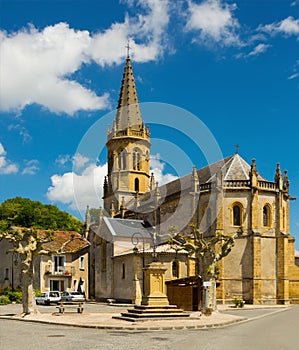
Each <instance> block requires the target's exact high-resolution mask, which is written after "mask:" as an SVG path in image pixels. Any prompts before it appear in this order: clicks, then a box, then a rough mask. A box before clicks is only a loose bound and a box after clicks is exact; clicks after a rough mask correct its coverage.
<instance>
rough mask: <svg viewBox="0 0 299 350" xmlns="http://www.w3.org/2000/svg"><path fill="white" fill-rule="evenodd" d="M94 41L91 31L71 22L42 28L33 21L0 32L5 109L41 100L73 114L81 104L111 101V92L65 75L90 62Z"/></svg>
mask: <svg viewBox="0 0 299 350" xmlns="http://www.w3.org/2000/svg"><path fill="white" fill-rule="evenodd" d="M89 43H90V37H89V33H88V32H86V31H75V30H73V29H71V28H69V26H68V24H66V23H59V24H56V25H54V26H48V27H46V28H44V29H43V30H42V31H41V32H39V31H38V30H37V29H35V28H34V27H33V26H31V27H30V28H29V29H23V30H21V31H19V32H17V33H13V34H7V33H4V32H1V40H0V45H1V48H0V50H1V51H0V62H1V65H0V70H1V75H0V86H1V100H0V109H2V110H3V111H9V110H21V109H23V108H24V107H25V106H26V105H29V104H32V103H37V104H40V105H42V106H44V107H46V108H48V109H49V110H50V111H52V112H55V113H59V112H65V113H68V114H70V115H72V114H73V113H74V112H76V111H77V110H80V109H86V110H89V109H100V108H104V107H106V106H107V95H103V96H101V97H98V96H96V95H95V93H93V92H92V91H90V90H88V89H86V88H84V87H83V86H81V85H80V84H78V83H77V82H76V81H73V80H69V79H67V78H66V76H67V75H69V74H71V73H73V72H75V71H77V70H78V69H79V67H80V66H81V65H82V64H83V63H87V62H88V60H89V58H88V57H87V56H86V55H85V50H86V49H87V48H88V46H89Z"/></svg>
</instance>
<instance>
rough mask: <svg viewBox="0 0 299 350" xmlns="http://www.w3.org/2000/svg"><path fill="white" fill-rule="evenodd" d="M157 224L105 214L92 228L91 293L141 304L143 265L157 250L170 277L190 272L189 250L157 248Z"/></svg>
mask: <svg viewBox="0 0 299 350" xmlns="http://www.w3.org/2000/svg"><path fill="white" fill-rule="evenodd" d="M153 234H154V231H153V228H152V227H151V226H149V225H148V224H147V223H146V222H144V221H142V220H134V219H129V220H126V219H121V218H110V217H102V218H101V220H100V222H99V224H98V225H97V224H92V225H90V228H89V237H88V238H89V240H90V242H91V247H90V253H91V256H92V259H93V260H91V267H90V276H91V277H90V286H94V289H93V290H90V295H91V296H93V297H95V298H96V299H97V300H107V299H112V300H117V301H118V302H127V303H135V304H140V302H141V298H142V293H143V290H144V275H143V268H144V267H145V266H146V265H147V264H149V263H150V262H151V261H152V260H153V258H154V254H156V255H158V256H159V260H162V261H163V263H164V265H165V267H166V268H167V272H166V276H165V278H166V280H171V279H173V278H178V277H181V276H187V275H188V253H187V252H186V251H183V250H179V249H178V247H177V249H176V247H172V246H170V245H169V244H162V245H157V246H155V249H153V237H154V236H153Z"/></svg>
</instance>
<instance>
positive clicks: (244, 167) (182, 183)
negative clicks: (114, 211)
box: [130, 153, 267, 205]
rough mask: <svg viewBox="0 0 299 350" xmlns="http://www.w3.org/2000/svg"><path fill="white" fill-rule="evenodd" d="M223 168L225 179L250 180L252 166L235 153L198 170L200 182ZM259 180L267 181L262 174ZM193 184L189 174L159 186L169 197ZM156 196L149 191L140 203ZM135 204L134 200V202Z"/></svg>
mask: <svg viewBox="0 0 299 350" xmlns="http://www.w3.org/2000/svg"><path fill="white" fill-rule="evenodd" d="M219 169H221V171H222V173H223V178H224V180H225V181H230V180H249V173H250V170H251V166H250V165H249V164H248V163H247V162H246V161H245V160H244V159H243V158H242V157H241V156H240V155H239V154H237V153H236V154H233V155H231V156H229V157H227V158H224V159H222V160H220V161H218V162H215V163H213V164H210V165H207V166H205V167H203V168H201V169H199V170H197V175H198V180H199V184H200V185H203V184H205V183H210V182H212V181H213V180H214V179H215V176H216V173H217V171H218V170H219ZM258 180H262V181H267V180H266V179H265V178H263V177H262V176H261V175H258ZM191 184H192V174H188V175H186V176H183V177H181V178H179V179H176V180H174V181H172V182H169V183H167V184H165V185H162V186H160V187H159V191H160V195H161V197H163V198H165V197H169V196H172V195H176V194H180V193H181V192H184V191H190V186H191ZM153 198H154V192H153V191H151V192H147V193H145V194H144V195H142V196H140V204H141V205H143V204H145V203H146V205H148V204H149V202H151V201H152V200H153ZM130 204H134V201H132V203H130Z"/></svg>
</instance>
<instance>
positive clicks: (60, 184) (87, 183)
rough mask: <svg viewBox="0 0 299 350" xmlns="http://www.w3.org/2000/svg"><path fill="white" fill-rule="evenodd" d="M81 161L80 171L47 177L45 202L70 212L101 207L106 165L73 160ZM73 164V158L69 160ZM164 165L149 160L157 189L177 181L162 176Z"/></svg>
mask: <svg viewBox="0 0 299 350" xmlns="http://www.w3.org/2000/svg"><path fill="white" fill-rule="evenodd" d="M78 158H80V159H84V160H86V161H85V162H84V165H83V164H82V167H81V169H76V168H75V165H74V169H73V171H69V172H66V173H64V174H62V175H59V174H54V175H53V176H51V186H50V187H49V188H48V191H47V198H48V199H49V200H50V201H52V202H54V203H58V202H60V203H63V204H67V205H69V207H70V209H72V210H79V211H82V210H85V208H86V206H87V205H89V206H90V207H94V208H98V207H99V206H102V205H103V203H102V197H103V183H104V177H105V176H106V175H107V164H104V165H96V164H94V163H93V162H91V161H90V159H88V158H87V157H84V156H82V155H80V157H77V159H78ZM72 159H73V162H75V159H76V157H72ZM164 169H165V163H164V162H162V161H161V159H160V155H159V154H157V155H154V156H151V171H152V172H153V173H154V175H155V180H156V181H157V182H158V183H159V185H163V184H165V183H167V182H170V181H173V180H175V179H177V176H174V175H172V174H170V173H166V174H165V173H164Z"/></svg>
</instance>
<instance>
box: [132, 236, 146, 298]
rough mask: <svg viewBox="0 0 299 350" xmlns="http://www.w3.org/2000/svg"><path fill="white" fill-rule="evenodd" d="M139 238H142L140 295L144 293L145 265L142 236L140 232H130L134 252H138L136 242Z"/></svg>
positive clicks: (137, 242)
mask: <svg viewBox="0 0 299 350" xmlns="http://www.w3.org/2000/svg"><path fill="white" fill-rule="evenodd" d="M140 239H141V240H142V296H143V295H144V270H143V268H144V266H145V263H144V237H143V235H142V233H141V232H135V233H133V234H132V237H131V241H132V244H133V246H134V248H133V251H134V253H135V252H136V253H138V247H137V246H138V244H139V241H140Z"/></svg>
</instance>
